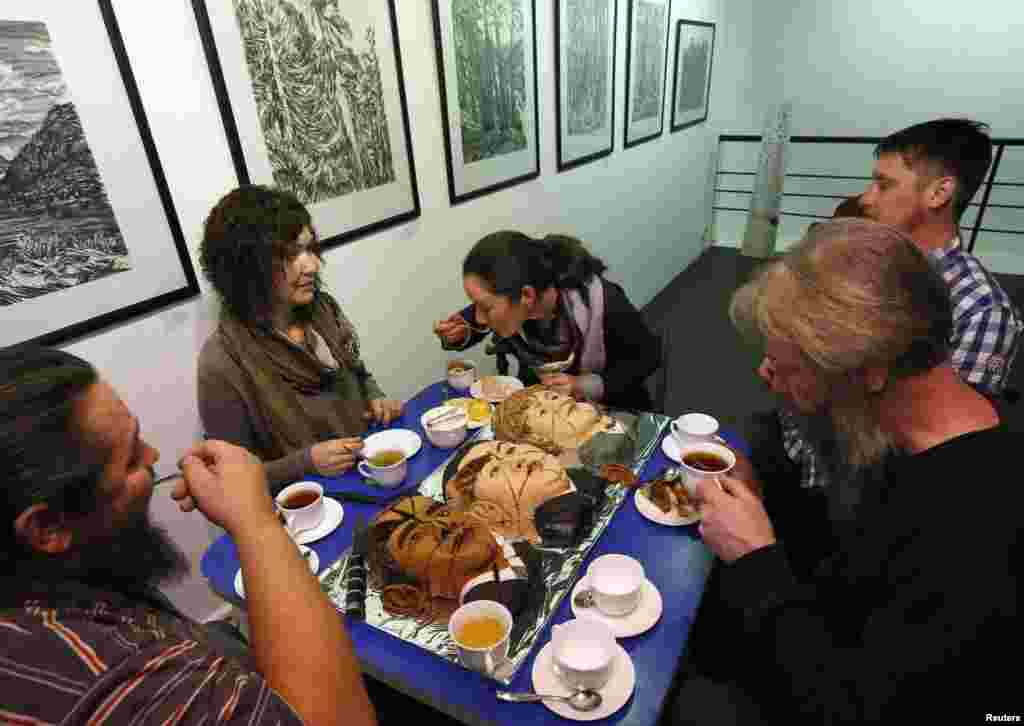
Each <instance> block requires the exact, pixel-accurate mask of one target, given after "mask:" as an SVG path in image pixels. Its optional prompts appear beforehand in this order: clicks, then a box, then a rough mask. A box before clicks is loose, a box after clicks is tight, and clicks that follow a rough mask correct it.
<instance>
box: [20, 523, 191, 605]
mask: <svg viewBox="0 0 1024 726" xmlns="http://www.w3.org/2000/svg"><path fill="white" fill-rule="evenodd" d="M18 570H19V574H20V575H21V576H24V577H27V578H31V579H47V580H61V581H62V580H80V581H83V582H87V583H89V584H90V585H94V586H105V587H111V588H113V589H115V590H119V591H122V592H123V591H136V590H141V589H143V588H145V587H146V586H154V587H155V586H157V585H161V584H168V583H172V582H175V581H178V580H181V579H182V578H183V577H184V576H185V575H187V574H188V572H189V562H188V559H187V558H186V557H185V555H184V553H183V552H182V551H181V550H180V549H178V547H177V546H176V545H175V544H174V542H172V541H171V538H170V536H168V534H167V532H166V531H165V530H164V529H163V528H162V527H159V526H157V525H154V524H152V523H151V522H150V521H149V517H148V516H146V515H145V514H143V515H140V516H138V517H136V518H135V519H133V520H132V522H131V523H129V524H127V525H125V526H123V527H120V528H118V529H117V531H116V532H113V533H111V534H110V535H109V536H108V537H104V538H102V539H97V540H94V541H92V542H89V543H87V544H83V545H82V546H81V547H79V548H77V549H75V550H74V551H72V552H69V553H67V554H66V555H63V556H52V555H34V556H30V557H29V558H28V559H26V560H22V561H21V562H20V563H19V565H18Z"/></svg>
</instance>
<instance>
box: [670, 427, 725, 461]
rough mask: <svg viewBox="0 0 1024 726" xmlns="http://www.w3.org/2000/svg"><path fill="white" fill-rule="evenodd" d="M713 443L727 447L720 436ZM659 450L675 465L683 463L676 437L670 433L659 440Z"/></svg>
mask: <svg viewBox="0 0 1024 726" xmlns="http://www.w3.org/2000/svg"><path fill="white" fill-rule="evenodd" d="M715 442H717V443H719V444H722V445H724V446H728V444H726V443H725V439H723V438H722V437H721V436H716V437H715ZM661 450H662V451H663V452H664V453H665V456H667V457H668V458H670V459H671V460H672V461H674V462H676V463H677V464H682V463H683V462H682V457H681V456H680V455H679V442H678V441H676V437H675V436H673V435H672V433H671V432H670V433H669V434H668V435H667V436H666V437H665V438H663V439H662V440H661Z"/></svg>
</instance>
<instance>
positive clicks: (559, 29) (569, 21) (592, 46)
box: [555, 0, 617, 171]
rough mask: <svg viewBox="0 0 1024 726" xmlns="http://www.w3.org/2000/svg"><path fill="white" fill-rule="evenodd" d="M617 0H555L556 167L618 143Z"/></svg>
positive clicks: (575, 162)
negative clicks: (616, 119)
mask: <svg viewBox="0 0 1024 726" xmlns="http://www.w3.org/2000/svg"><path fill="white" fill-rule="evenodd" d="M616 6H617V2H616V0H555V64H556V66H555V96H556V98H557V99H558V103H557V104H556V106H555V115H556V117H557V131H558V136H557V137H556V138H557V147H558V170H559V171H565V170H566V169H571V168H573V167H576V166H579V165H580V164H585V163H587V162H589V161H595V160H596V159H600V158H601V157H604V156H608V155H609V154H610V153H612V150H613V148H614V146H615V38H616V26H617V23H616V20H617V18H616V13H617V7H616Z"/></svg>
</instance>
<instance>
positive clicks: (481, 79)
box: [434, 0, 540, 204]
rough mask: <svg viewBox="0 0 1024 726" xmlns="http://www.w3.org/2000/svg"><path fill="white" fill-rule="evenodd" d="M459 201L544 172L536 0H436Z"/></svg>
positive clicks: (451, 180)
mask: <svg viewBox="0 0 1024 726" xmlns="http://www.w3.org/2000/svg"><path fill="white" fill-rule="evenodd" d="M434 34H435V36H436V38H435V39H436V43H437V67H438V74H439V77H440V78H439V80H440V84H439V85H440V89H441V113H442V117H443V119H442V120H443V125H444V141H445V152H446V158H447V162H448V196H449V198H450V199H451V203H452V204H459V203H461V202H465V201H468V200H470V199H474V198H476V197H479V196H482V195H484V194H489V193H490V192H494V191H498V190H499V189H504V188H506V187H509V186H512V185H513V184H519V183H521V182H524V181H527V180H529V179H535V178H536V177H537V176H539V175H540V134H539V115H538V108H537V31H536V5H535V0H434Z"/></svg>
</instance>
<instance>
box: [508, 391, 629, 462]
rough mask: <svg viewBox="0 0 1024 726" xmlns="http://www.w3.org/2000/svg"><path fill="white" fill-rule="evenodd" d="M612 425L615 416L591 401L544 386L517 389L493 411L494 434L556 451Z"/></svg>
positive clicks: (572, 446)
mask: <svg viewBox="0 0 1024 726" xmlns="http://www.w3.org/2000/svg"><path fill="white" fill-rule="evenodd" d="M614 428H615V420H614V419H612V418H611V417H609V416H605V415H604V414H602V413H601V411H600V410H599V409H598V408H597V406H595V405H594V404H592V403H585V402H581V401H577V400H575V399H574V398H572V397H571V396H566V395H565V394H562V393H558V392H557V391H553V390H551V389H549V388H545V387H544V386H530V387H529V388H526V389H524V390H522V391H516V392H515V393H514V394H512V395H511V396H509V397H508V398H506V399H505V400H504V401H502V402H501V403H499V404H498V405H497V407H496V409H495V412H494V436H495V438H497V439H500V440H502V441H514V442H517V443H524V444H532V445H533V446H536V447H538V448H541V449H544V450H545V451H548V452H550V453H553V454H555V455H558V454H560V453H561V452H562V451H563V450H565V449H577V448H579V447H580V445H582V444H584V443H586V442H587V441H589V440H590V438H591V437H592V436H593V435H594V434H595V433H597V432H599V431H611V430H613V429H614Z"/></svg>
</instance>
